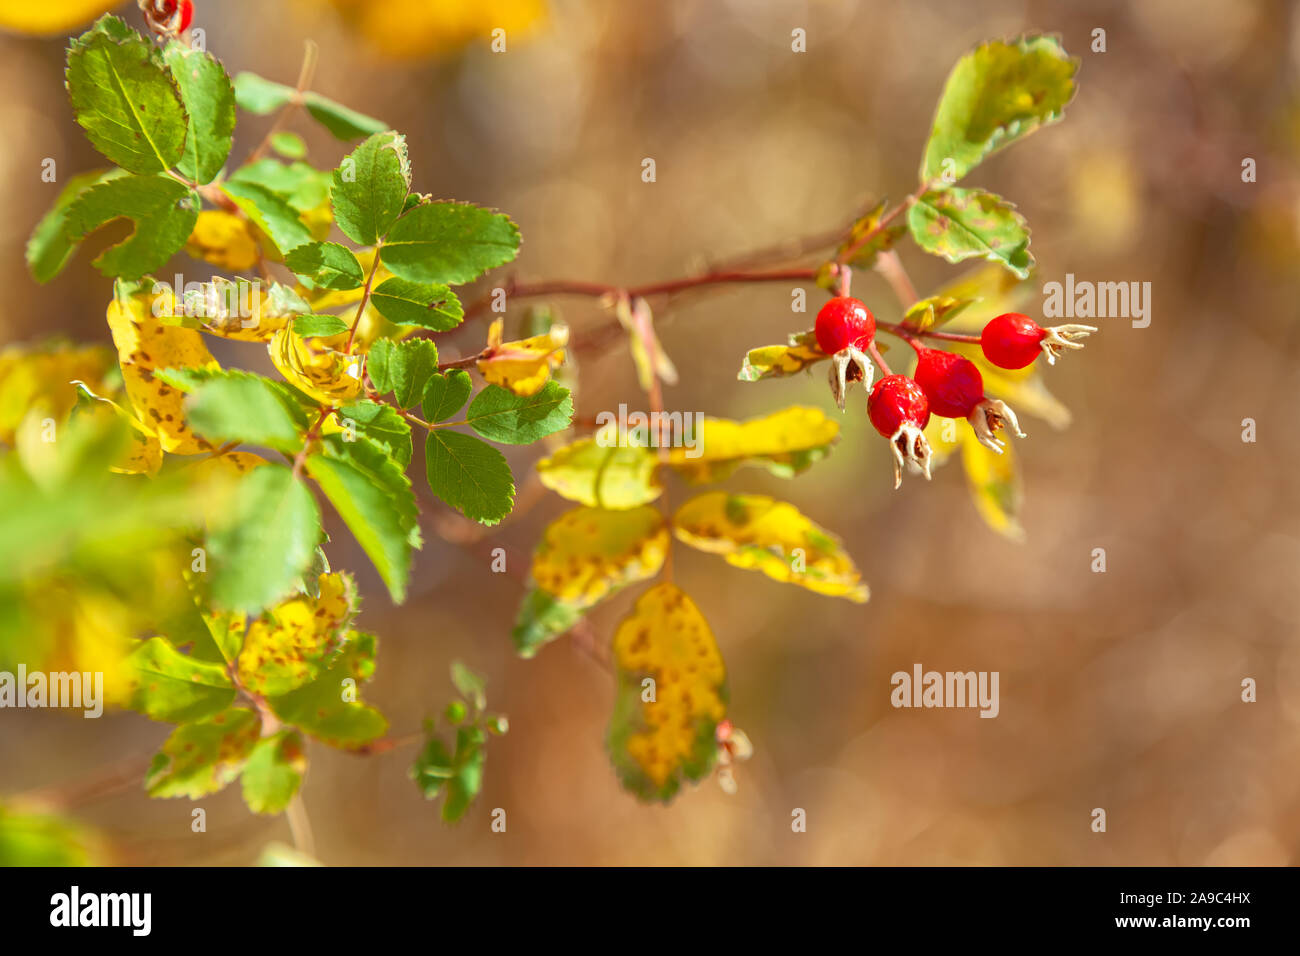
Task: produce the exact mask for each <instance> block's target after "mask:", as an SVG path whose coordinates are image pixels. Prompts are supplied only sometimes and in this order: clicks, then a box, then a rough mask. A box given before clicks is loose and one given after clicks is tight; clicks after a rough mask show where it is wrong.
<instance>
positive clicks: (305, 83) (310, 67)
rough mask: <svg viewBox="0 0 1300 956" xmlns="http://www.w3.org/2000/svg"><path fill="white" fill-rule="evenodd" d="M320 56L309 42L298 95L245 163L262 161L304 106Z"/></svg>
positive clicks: (277, 117) (318, 49) (299, 75)
mask: <svg viewBox="0 0 1300 956" xmlns="http://www.w3.org/2000/svg"><path fill="white" fill-rule="evenodd" d="M319 55H320V47H318V46H317V45H316V44H315V43H314V42H313V41H311V40H308V41H307V44H306V49H305V50H304V51H303V56H302V68H301V69H299V71H298V86H297V91H296V95H295V96H294V98H293V99H292V100H290V101H289V102H288V103H286V104H285V105H284V108H283V109H281V110H280V113H279V115H278V116H276V118H275V122H273V123H272V124H271V128H270V129H269V130H267V131H266V135H265V136H263V137H262V141H261V142H260V143H258V144H257V148H256V149H254V150H253V151H252V153H250V154H249V156H248V159H246V160H245V161H244V162H245V163H252V162H256V161H257V160H258V159H260V158H261V157H262V154H263V153H265V152H266V151H267V149H269V148H270V146H271V140H272V139H274V138H275V134H276V133H278V132H280V130H281V129H283V128H284V125H285V123H287V122H288V121H289V117H290V116H292V115H293V113H294V111H295V110H297V109H298V108H299V107H300V106H302V102H303V94H304V93H306V92H307V89H308V88H309V87H310V86H311V81H312V79H313V77H315V75H316V63H317V61H318V59H319Z"/></svg>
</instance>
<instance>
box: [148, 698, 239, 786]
mask: <svg viewBox="0 0 1300 956" xmlns="http://www.w3.org/2000/svg"><path fill="white" fill-rule="evenodd" d="M261 732H262V721H261V720H260V719H259V718H258V716H257V714H256V713H254V712H253V711H251V710H249V709H247V708H246V707H230V708H227V709H225V710H223V711H221V712H220V713H218V714H216V715H214V716H212V717H209V718H207V719H206V720H200V721H193V722H190V723H185V724H181V725H180V726H179V727H177V728H176V729H175V730H173V731H172V732H171V735H170V736H169V737H168V738H167V739H166V740H165V741H164V742H163V745H162V749H161V750H159V751H158V753H156V754H155V755H154V758H153V762H152V763H151V764H150V765H149V770H148V772H147V773H145V777H144V788H145V791H146V792H147V793H148V794H149V796H151V797H189V798H190V799H191V800H195V799H198V798H199V797H203V796H206V795H207V794H209V793H216V792H217V791H218V790H220V789H221V788H223V787H224V786H225V785H226V784H228V783H230V782H231V781H232V780H234V779H235V778H236V777H238V776H239V772H240V770H241V769H243V767H244V762H245V761H246V760H247V759H248V755H249V754H250V753H252V751H253V748H254V747H256V746H257V742H258V738H259V736H260V735H261Z"/></svg>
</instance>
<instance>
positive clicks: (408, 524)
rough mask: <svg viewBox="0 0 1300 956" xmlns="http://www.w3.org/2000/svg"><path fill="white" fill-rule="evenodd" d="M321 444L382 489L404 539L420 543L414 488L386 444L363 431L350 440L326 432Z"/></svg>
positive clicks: (413, 545)
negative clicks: (398, 522)
mask: <svg viewBox="0 0 1300 956" xmlns="http://www.w3.org/2000/svg"><path fill="white" fill-rule="evenodd" d="M322 445H323V447H324V450H325V454H326V455H327V456H328V457H330V458H333V459H336V460H338V461H346V462H350V463H351V464H352V465H354V466H355V467H357V468H359V469H360V470H361V471H363V472H365V473H366V475H367V476H368V477H369V478H370V479H371V480H372V481H373V482H375V484H377V485H378V486H379V487H380V488H381V489H382V490H383V492H384V493H385V494H386V495H387V496H388V501H389V508H390V510H395V511H396V513H397V515H398V517H399V518H400V519H401V522H402V527H403V528H404V529H405V531H406V537H407V541H408V542H409V543H410V545H411V547H413V548H419V547H421V546H422V544H423V541H422V540H421V537H420V523H419V519H420V510H419V508H418V507H417V506H416V504H415V491H414V489H413V488H412V486H411V479H410V478H408V477H407V475H406V468H405V466H404V465H402V464H400V463H399V462H398V461H397V459H396V458H394V457H393V455H392V454H390V453H389V451H388V447H387V446H386V445H385V444H384V443H382V442H379V441H376V440H374V439H372V438H370V437H369V436H367V435H364V434H363V435H359V436H358V437H357V438H356V440H354V441H350V440H348V436H347V435H346V434H338V433H336V434H332V435H326V436H325V438H324V439H323V442H322Z"/></svg>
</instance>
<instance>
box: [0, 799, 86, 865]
mask: <svg viewBox="0 0 1300 956" xmlns="http://www.w3.org/2000/svg"><path fill="white" fill-rule="evenodd" d="M97 842H98V841H97V839H96V838H95V837H94V836H93V835H92V834H91V833H90V831H89V830H87V829H86V828H84V827H82V826H80V825H79V824H76V823H74V822H73V821H71V820H66V819H63V818H61V817H57V816H53V815H51V814H44V813H15V812H14V811H12V810H9V809H7V808H6V807H5V806H4V805H3V804H0V866H3V867H10V866H14V867H17V866H42V867H45V866H91V865H93V864H94V863H95V862H96V861H97V857H98V850H97V848H96V844H97Z"/></svg>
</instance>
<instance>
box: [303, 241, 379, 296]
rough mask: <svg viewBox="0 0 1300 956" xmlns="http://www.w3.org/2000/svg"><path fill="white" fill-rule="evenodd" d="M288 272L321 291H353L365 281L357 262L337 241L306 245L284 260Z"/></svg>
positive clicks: (349, 251)
mask: <svg viewBox="0 0 1300 956" xmlns="http://www.w3.org/2000/svg"><path fill="white" fill-rule="evenodd" d="M284 264H285V265H286V266H288V267H289V269H290V271H292V272H293V273H295V274H296V275H300V276H302V277H303V278H305V279H310V280H311V283H312V284H313V285H315V286H320V287H321V288H324V289H337V290H343V291H345V290H347V289H357V288H360V286H361V284H362V283H363V282H365V281H366V276H365V273H364V272H362V271H361V263H359V262H357V257H356V256H354V255H353V254H352V250H351V249H349V248H347V246H341V245H339V244H338V243H337V242H309V243H306V244H305V245H301V246H298V247H297V248H296V249H294V250H293V251H291V252H290V253H289V254H288V255H286V256H285V257H284Z"/></svg>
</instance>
